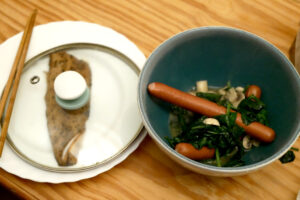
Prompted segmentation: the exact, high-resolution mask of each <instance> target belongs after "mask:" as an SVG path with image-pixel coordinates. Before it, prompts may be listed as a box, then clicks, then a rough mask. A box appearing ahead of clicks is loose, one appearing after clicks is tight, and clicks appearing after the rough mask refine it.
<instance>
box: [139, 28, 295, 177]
mask: <svg viewBox="0 0 300 200" xmlns="http://www.w3.org/2000/svg"><path fill="white" fill-rule="evenodd" d="M202 31H226V32H234V33H238V34H241V35H244V36H247V37H248V38H251V39H254V40H258V41H259V42H261V43H262V44H264V45H265V46H266V47H267V48H270V49H271V50H272V51H274V52H275V53H276V54H277V55H279V56H280V58H281V59H282V60H283V61H284V62H285V63H287V65H288V67H289V68H290V70H291V71H292V75H293V76H296V79H297V82H298V84H299V85H300V77H299V74H298V72H297V70H296V69H295V67H294V65H293V64H292V63H291V61H290V60H289V59H288V58H287V57H286V55H285V54H284V53H283V52H282V51H281V50H280V49H278V48H277V47H276V46H275V45H273V44H272V43H270V42H268V41H267V40H265V39H263V38H262V37H260V36H258V35H255V34H253V33H250V32H248V31H245V30H241V29H237V28H232V27H225V26H205V27H197V28H192V29H188V30H185V31H183V32H180V33H177V34H175V35H173V36H172V37H170V38H168V39H167V40H165V41H164V42H162V43H161V44H160V45H159V46H158V47H156V48H155V49H154V51H153V52H152V53H151V54H150V56H149V57H148V59H147V61H146V62H145V64H144V67H143V69H142V71H141V73H140V76H139V82H138V97H137V98H138V99H137V100H138V107H139V111H140V113H141V117H142V121H143V124H144V126H145V128H146V129H147V132H148V133H149V135H150V136H151V138H152V139H154V141H155V142H156V143H157V144H158V146H159V147H161V148H162V150H164V152H165V153H167V154H169V157H171V158H172V159H173V160H175V161H177V162H178V161H179V162H182V163H183V164H184V165H188V166H191V167H192V168H194V169H201V170H205V171H207V172H212V173H216V174H222V173H225V174H228V175H234V174H245V173H248V172H251V171H255V170H258V169H260V168H262V167H264V166H266V165H268V164H270V163H272V162H274V161H276V160H278V159H279V158H280V157H281V156H283V155H284V154H285V153H286V152H287V151H288V150H289V149H290V148H291V147H292V145H293V144H294V143H295V142H296V140H297V139H298V137H299V136H300V123H298V126H297V127H296V130H295V132H294V133H293V136H292V138H291V139H290V140H289V141H288V142H287V143H286V144H285V145H284V146H283V148H281V149H280V150H279V151H278V152H276V153H275V154H273V155H272V156H270V157H268V158H266V159H264V160H261V161H259V162H256V163H253V164H249V165H245V166H239V167H217V166H212V165H206V164H203V163H200V162H198V161H195V160H192V159H189V158H187V157H185V156H183V155H181V154H179V153H178V152H176V151H175V150H174V149H173V148H171V147H170V146H169V145H168V144H167V143H166V142H165V141H164V140H163V139H162V138H161V137H160V136H158V135H157V133H156V132H155V131H154V129H153V128H152V126H151V124H150V121H149V119H148V117H147V116H146V115H145V106H144V104H143V102H142V101H141V99H142V82H143V80H142V79H143V77H144V75H145V71H146V70H145V69H146V66H148V65H150V64H151V62H152V58H153V57H155V56H156V55H157V54H159V53H160V52H161V51H163V50H164V49H168V47H169V45H170V44H172V42H173V41H176V40H179V39H182V38H185V37H187V36H189V35H191V34H194V33H195V32H202Z"/></svg>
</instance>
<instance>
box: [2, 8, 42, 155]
mask: <svg viewBox="0 0 300 200" xmlns="http://www.w3.org/2000/svg"><path fill="white" fill-rule="evenodd" d="M36 15H37V9H35V10H34V11H33V12H32V14H31V16H30V18H29V19H28V21H27V24H26V27H25V30H24V33H23V36H22V40H21V43H20V46H19V49H18V52H17V54H16V58H15V61H14V64H13V66H12V69H11V71H10V74H9V78H8V80H7V82H6V85H5V88H4V91H3V94H2V97H1V100H0V119H2V117H3V114H4V108H5V105H6V102H7V98H8V96H9V92H10V91H11V95H10V99H9V103H8V107H7V109H6V113H5V118H4V122H3V126H2V130H1V136H0V157H1V155H2V151H3V147H4V143H5V140H6V135H7V129H8V125H9V122H10V117H11V114H12V110H13V106H14V103H15V99H16V94H17V90H18V86H19V82H20V78H21V74H22V70H23V67H24V63H25V58H26V54H27V50H28V46H29V42H30V38H31V34H32V30H33V27H34V22H35V18H36ZM11 88H12V89H11Z"/></svg>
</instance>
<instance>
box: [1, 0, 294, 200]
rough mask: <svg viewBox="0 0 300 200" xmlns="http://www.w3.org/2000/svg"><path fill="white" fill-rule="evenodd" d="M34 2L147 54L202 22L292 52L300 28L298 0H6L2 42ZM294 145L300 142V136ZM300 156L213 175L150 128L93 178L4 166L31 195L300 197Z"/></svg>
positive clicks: (52, 17)
mask: <svg viewBox="0 0 300 200" xmlns="http://www.w3.org/2000/svg"><path fill="white" fill-rule="evenodd" d="M34 8H38V9H39V14H38V17H37V20H36V24H37V25H38V24H45V23H48V22H52V21H61V20H81V21H87V22H93V23H97V24H101V25H104V26H107V27H111V28H113V29H115V30H116V31H118V32H120V33H122V34H124V35H125V36H127V37H128V38H129V39H130V40H131V41H133V42H134V43H135V44H136V45H137V46H138V47H139V48H140V49H141V51H142V52H144V54H145V55H146V56H149V55H150V53H151V52H152V51H153V50H154V49H155V48H156V47H157V46H158V45H159V44H160V43H162V42H163V41H164V40H166V39H168V38H169V37H171V36H173V35H174V34H177V33H179V32H181V31H184V30H187V29H190V28H195V27H201V26H229V27H235V28H240V29H244V30H246V31H249V32H251V33H254V34H257V35H259V36H261V37H262V38H264V39H266V40H268V41H269V42H271V43H273V44H274V45H275V46H276V47H278V48H279V49H280V50H281V51H282V52H283V53H285V54H286V55H288V52H289V49H290V48H291V46H292V43H293V41H294V39H295V36H296V34H297V31H298V30H299V28H300V1H299V0H227V1H220V0H186V1H183V0H172V1H170V0H139V1H138V0H128V1H125V0H124V1H122V0H110V1H107V0H102V1H100V0H97V1H95V0H84V1H81V0H73V1H67V0H60V1H58V0H52V1H47V0H28V1H22V0H2V1H0V42H3V41H5V40H6V39H8V38H10V37H12V36H13V35H15V34H16V33H18V32H20V31H23V29H24V24H25V23H26V19H27V16H28V15H29V14H30V12H31V11H32V10H33V9H34ZM12 13H13V14H12ZM294 146H295V147H298V148H300V140H299V139H298V141H297V142H296V144H295V145H294ZM296 156H297V159H296V160H295V162H293V163H290V164H285V165H282V164H281V163H280V162H279V161H276V162H274V163H273V164H271V165H269V166H267V167H265V168H263V169H262V170H259V171H257V172H254V173H251V174H249V175H245V176H239V177H231V178H217V177H208V176H204V175H199V174H196V173H193V172H191V171H189V170H186V169H184V168H182V167H181V166H179V165H177V164H176V163H175V162H173V161H172V160H170V159H169V158H168V157H167V156H166V155H165V154H163V153H162V151H160V150H159V149H158V147H157V146H156V145H155V144H154V142H153V141H152V140H151V139H150V137H148V136H147V137H146V139H145V140H144V141H143V143H142V144H141V146H140V147H139V148H138V149H137V150H136V151H135V152H134V153H133V154H132V155H130V156H129V157H128V159H126V160H125V161H124V162H122V163H121V164H119V165H117V166H116V167H115V168H113V169H112V170H110V171H108V172H106V173H103V174H100V175H98V176H96V177H94V178H91V179H87V180H82V181H79V182H75V183H63V184H49V183H37V182H33V181H30V180H24V179H22V178H19V177H16V176H14V175H12V174H9V173H7V172H5V171H4V170H0V184H2V185H4V186H5V187H7V188H8V189H10V190H12V191H13V192H15V193H16V194H18V195H19V196H21V197H23V198H26V199H217V198H222V199H295V198H296V195H297V192H298V190H300V152H297V153H296Z"/></svg>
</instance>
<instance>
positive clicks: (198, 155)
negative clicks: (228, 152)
mask: <svg viewBox="0 0 300 200" xmlns="http://www.w3.org/2000/svg"><path fill="white" fill-rule="evenodd" d="M175 150H176V151H177V152H178V153H180V154H182V155H184V156H186V157H188V158H190V159H193V160H205V159H210V158H213V157H214V155H215V149H210V148H207V147H205V146H204V147H202V148H201V149H196V148H195V147H194V146H193V145H192V144H189V143H183V142H182V143H178V144H177V145H176V146H175Z"/></svg>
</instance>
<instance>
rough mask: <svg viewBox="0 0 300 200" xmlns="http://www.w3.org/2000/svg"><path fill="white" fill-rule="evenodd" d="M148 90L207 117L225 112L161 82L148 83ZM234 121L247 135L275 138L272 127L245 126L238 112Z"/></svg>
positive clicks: (214, 105)
mask: <svg viewBox="0 0 300 200" xmlns="http://www.w3.org/2000/svg"><path fill="white" fill-rule="evenodd" d="M148 91H149V93H150V94H151V95H153V96H155V97H157V98H160V99H162V100H165V101H167V102H170V103H172V104H175V105H178V106H180V107H183V108H185V109H188V110H191V111H193V112H196V113H199V114H202V115H205V116H207V117H214V116H217V115H223V114H226V108H225V107H223V106H220V105H218V104H216V103H214V102H211V101H209V100H206V99H204V98H201V97H196V96H193V95H191V94H189V93H186V92H182V91H180V90H177V89H175V88H172V87H170V86H167V85H165V84H163V83H159V82H154V83H151V84H149V85H148ZM236 123H237V124H238V125H239V126H241V127H242V128H244V129H245V132H246V133H247V134H248V135H250V136H252V137H254V138H256V139H258V140H260V141H262V142H272V141H273V140H274V139H275V131H274V130H273V129H272V128H270V127H268V126H265V125H263V124H261V123H258V122H253V123H251V124H249V125H248V126H247V125H245V124H244V123H243V121H242V117H241V114H240V113H238V115H237V119H236Z"/></svg>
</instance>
